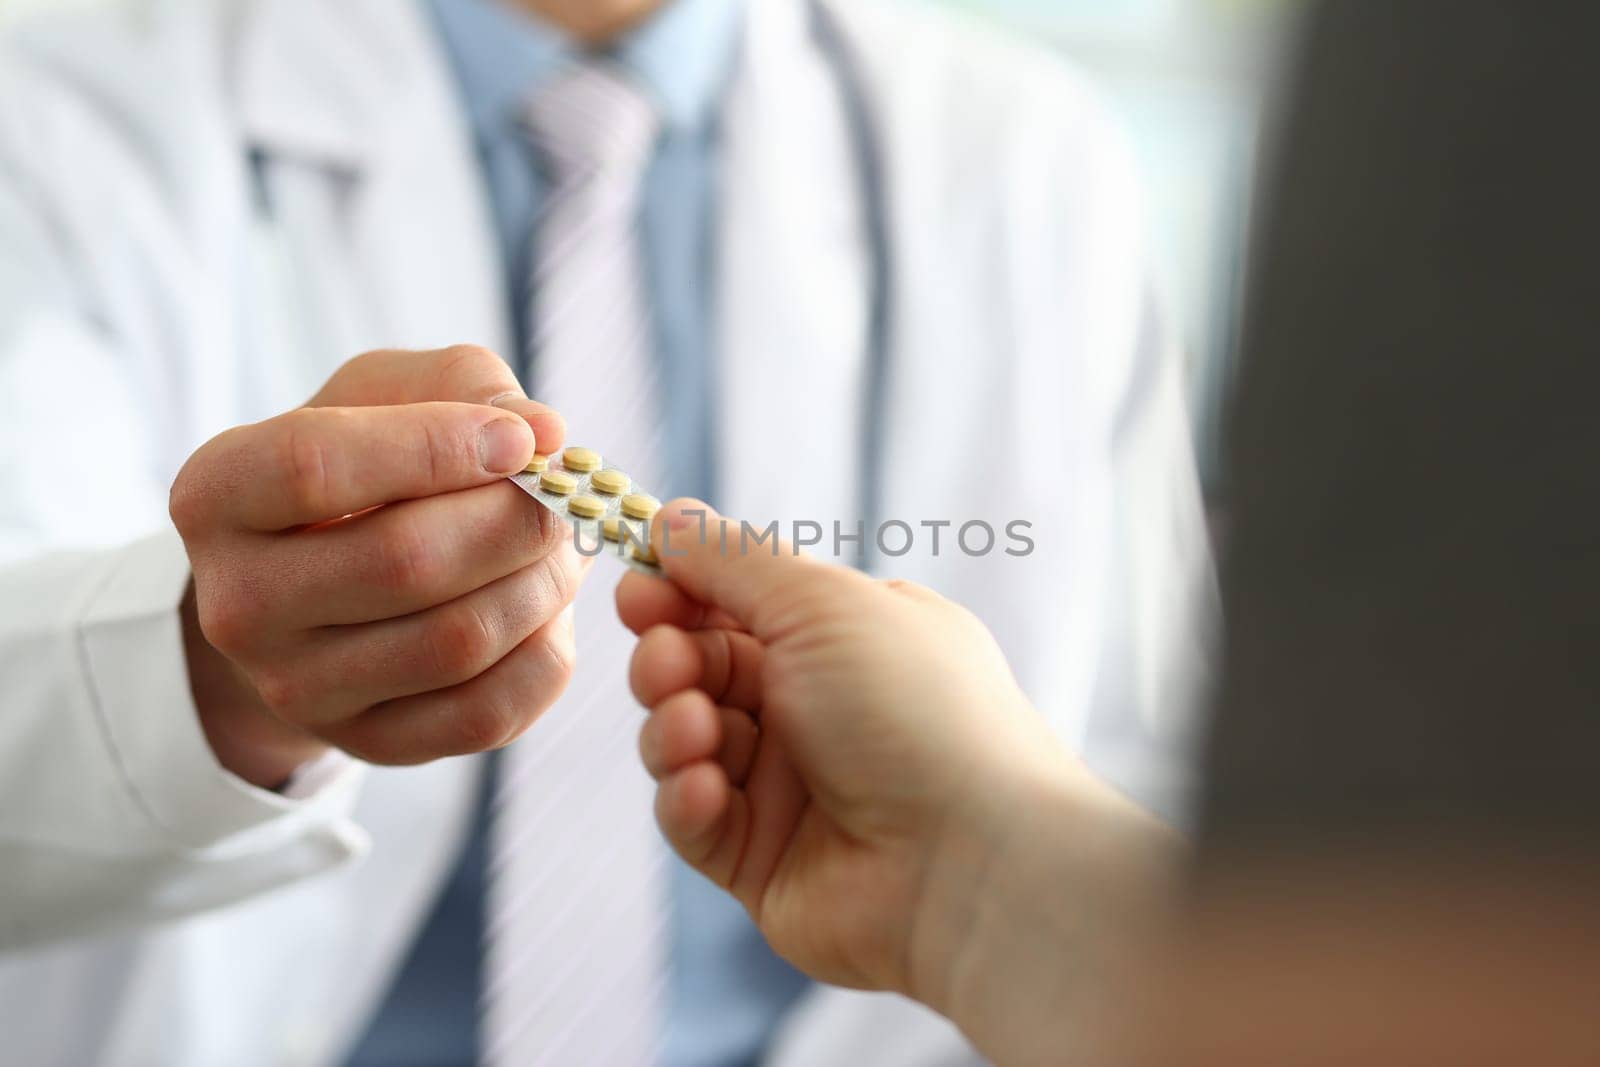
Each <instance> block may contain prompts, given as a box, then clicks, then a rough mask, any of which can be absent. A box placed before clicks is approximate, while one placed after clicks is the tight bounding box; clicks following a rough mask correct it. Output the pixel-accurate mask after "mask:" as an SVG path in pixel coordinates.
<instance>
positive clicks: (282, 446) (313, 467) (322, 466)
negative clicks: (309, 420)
mask: <svg viewBox="0 0 1600 1067" xmlns="http://www.w3.org/2000/svg"><path fill="white" fill-rule="evenodd" d="M336 410H337V409H332V408H330V409H324V411H323V412H322V413H321V414H322V415H323V417H325V418H337V417H338V416H337V415H336V414H335V411H336ZM278 441H279V444H278V448H279V455H278V469H279V471H281V472H282V473H281V476H282V479H283V483H284V485H283V488H284V493H285V495H286V496H287V498H288V499H289V502H290V504H291V506H292V507H293V508H294V509H295V511H296V512H298V513H300V514H313V515H320V514H322V512H323V509H324V504H325V502H326V501H328V500H330V499H332V493H331V486H332V480H333V463H334V462H335V461H334V456H333V452H332V451H331V450H330V449H329V448H328V447H327V441H326V439H325V438H324V437H323V436H322V435H321V434H319V433H314V432H312V430H311V429H310V427H308V426H307V425H306V423H305V420H304V419H300V418H294V417H290V418H288V419H286V420H285V422H284V424H283V434H282V435H281V436H280V437H279V438H278Z"/></svg>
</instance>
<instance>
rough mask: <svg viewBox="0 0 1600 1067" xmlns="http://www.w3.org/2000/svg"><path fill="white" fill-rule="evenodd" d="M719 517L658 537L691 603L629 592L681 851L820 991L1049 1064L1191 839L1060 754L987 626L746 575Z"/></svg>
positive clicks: (840, 584) (841, 580) (845, 587)
mask: <svg viewBox="0 0 1600 1067" xmlns="http://www.w3.org/2000/svg"><path fill="white" fill-rule="evenodd" d="M703 509H704V505H698V504H692V503H690V504H682V503H680V504H676V505H674V506H672V507H670V508H668V509H666V510H664V511H663V512H662V518H661V520H659V521H658V522H657V523H656V526H655V529H654V530H653V536H654V538H655V546H656V551H657V554H658V555H659V556H660V558H661V561H662V565H663V567H664V568H665V570H666V573H667V576H668V578H669V579H670V581H662V580H659V579H653V578H648V577H644V576H640V575H630V576H628V577H627V578H626V579H625V580H624V582H623V584H622V586H621V587H620V588H619V590H618V609H619V612H620V614H621V616H622V618H623V621H624V622H625V623H627V624H628V625H629V627H630V628H632V629H633V630H634V631H635V632H636V633H640V634H642V635H643V636H642V638H641V640H640V642H639V646H638V649H637V651H636V653H635V655H634V659H633V664H632V678H631V681H632V685H633V689H634V693H635V695H636V696H637V697H638V698H639V700H640V701H641V702H642V703H643V704H644V705H645V706H646V707H647V708H648V709H649V710H650V715H649V718H648V720H647V721H646V723H645V725H644V727H643V730H642V732H641V735H640V740H639V745H640V750H641V754H642V756H643V759H644V762H645V764H646V766H647V768H648V769H649V771H650V773H651V774H652V775H653V776H654V777H655V778H656V780H657V782H658V783H659V787H658V792H657V795H656V816H657V819H658V821H659V822H660V824H661V827H662V829H663V831H664V832H665V834H666V836H667V838H668V840H669V841H670V842H671V843H672V845H673V846H674V848H676V849H677V850H678V852H679V853H680V854H681V855H682V856H683V857H684V858H685V859H686V860H687V861H688V862H689V863H690V864H691V865H692V866H694V867H695V868H696V869H697V870H698V871H700V872H701V873H702V874H703V875H705V876H706V877H707V878H709V879H710V880H711V881H712V882H714V883H716V884H717V885H718V886H720V887H721V888H723V889H725V890H727V891H728V892H729V893H731V894H732V895H733V896H734V897H736V898H737V899H738V900H739V901H740V902H741V903H742V904H743V905H744V906H745V908H746V909H747V910H748V911H749V913H750V915H751V916H752V917H753V918H754V920H755V921H756V923H757V925H758V926H759V927H760V928H761V930H762V932H763V934H765V936H766V937H767V939H768V941H769V942H770V943H771V945H772V946H773V948H774V949H775V950H776V951H777V952H778V953H779V954H781V955H783V956H784V957H786V958H787V959H789V960H790V961H791V962H792V963H794V964H795V965H796V966H798V967H800V968H801V969H802V970H804V971H806V972H807V973H809V974H810V975H812V976H813V977H815V978H818V979H821V980H823V981H827V982H831V983H834V984H838V985H845V986H851V987H857V988H866V989H878V990H893V991H897V992H900V993H904V994H907V995H909V996H912V997H914V998H916V999H919V1000H921V1001H923V1002H924V1003H926V1004H928V1005H930V1006H932V1007H933V1008H935V1009H936V1010H939V1011H941V1012H943V1013H944V1014H946V1015H947V1016H949V1017H951V1018H952V1019H954V1020H955V1021H956V1022H957V1023H958V1024H959V1025H961V1026H962V1028H963V1029H964V1030H966V1032H967V1033H968V1036H969V1037H971V1038H972V1039H973V1040H974V1041H975V1042H977V1043H978V1045H979V1047H980V1048H982V1049H984V1051H986V1052H987V1053H989V1054H990V1055H991V1056H992V1057H994V1058H996V1059H998V1060H1001V1061H1002V1062H1035V1061H1037V1062H1050V1059H1051V1057H1052V1056H1054V1055H1059V1051H1060V1047H1059V1046H1056V1047H1055V1048H1054V1049H1052V1048H1050V1047H1048V1040H1049V1036H1050V1035H1052V1034H1057V1033H1059V1030H1060V1028H1061V1027H1062V1026H1064V1025H1069V1023H1071V1024H1074V1025H1075V1024H1076V1023H1078V1022H1081V1020H1082V1016H1081V1014H1080V1013H1081V1012H1085V1011H1088V1010H1089V1002H1090V1000H1091V999H1092V997H1091V996H1090V995H1089V994H1088V992H1087V990H1089V989H1090V988H1091V987H1092V986H1093V985H1094V984H1096V983H1098V982H1100V981H1101V979H1103V978H1104V977H1105V976H1106V974H1107V972H1108V971H1109V970H1112V969H1114V968H1115V967H1116V966H1118V965H1119V964H1120V962H1121V961H1122V960H1123V959H1125V958H1127V956H1128V955H1130V954H1131V951H1132V945H1133V943H1134V940H1135V939H1134V937H1133V936H1132V935H1131V931H1132V928H1134V927H1138V926H1142V925H1143V924H1144V923H1145V921H1146V920H1147V919H1148V917H1149V915H1150V914H1151V912H1152V911H1153V910H1154V909H1152V908H1150V907H1149V904H1150V902H1151V901H1153V900H1156V899H1159V898H1160V897H1161V896H1162V895H1163V893H1164V888H1165V877H1164V875H1165V872H1166V870H1167V869H1168V867H1169V866H1170V864H1171V862H1172V861H1173V859H1174V858H1175V857H1176V856H1177V854H1178V846H1177V844H1176V839H1175V838H1174V837H1173V835H1172V834H1171V833H1170V832H1169V831H1167V830H1165V829H1164V828H1162V827H1161V826H1159V825H1158V824H1157V823H1156V822H1155V821H1154V820H1153V819H1151V818H1150V817H1148V816H1146V815H1145V814H1143V813H1142V812H1140V811H1138V810H1137V809H1135V808H1134V807H1133V806H1132V805H1131V804H1129V803H1128V802H1127V801H1125V800H1123V799H1122V798H1121V797H1120V796H1118V795H1117V794H1115V793H1114V792H1113V791H1112V790H1110V789H1109V788H1108V787H1106V786H1105V785H1103V784H1102V783H1100V782H1099V781H1098V780H1096V779H1095V778H1094V777H1093V776H1092V775H1091V774H1090V773H1089V772H1088V771H1087V770H1086V769H1085V768H1084V766H1083V765H1082V764H1081V763H1080V762H1079V761H1077V760H1076V759H1075V758H1074V757H1073V756H1072V755H1070V754H1069V753H1068V752H1066V751H1065V750H1064V749H1063V748H1062V747H1061V745H1060V744H1059V743H1058V742H1057V740H1056V738H1055V737H1054V735H1053V733H1052V732H1051V731H1050V729H1049V728H1048V727H1047V725H1046V724H1045V723H1044V721H1043V720H1042V719H1041V718H1040V716H1039V715H1038V714H1037V713H1036V712H1035V710H1034V709H1033V708H1032V707H1031V706H1030V705H1029V702H1028V700H1027V699H1026V698H1025V697H1024V695H1023V694H1022V692H1021V691H1020V689H1019V687H1018V686H1017V683H1016V682H1015V680H1014V679H1013V676H1012V674H1011V671H1010V669H1009V667H1008V665H1007V664H1006V661H1005V659H1004V657H1003V655H1002V654H1001V652H1000V650H999V648H998V646H997V645H996V644H995V642H994V640H993V639H992V637H991V636H990V634H989V633H988V631H987V630H986V629H985V628H984V627H983V625H982V624H981V623H980V622H979V621H978V620H977V619H976V618H975V617H974V616H972V615H971V614H969V613H968V612H967V611H965V610H963V609H962V608H960V607H958V606H957V605H955V604H953V603H951V602H949V601H947V600H945V599H943V598H941V597H939V596H938V595H936V594H934V593H932V592H930V591H929V590H927V589H923V588H920V587H917V586H912V585H906V584H899V583H888V584H885V583H879V582H875V581H872V580H870V579H868V578H866V577H864V576H862V575H860V574H858V573H855V572H852V571H847V570H843V569H840V568H836V567H831V566H826V565H823V564H820V563H817V562H814V561H811V560H809V559H803V558H797V557H796V556H795V555H794V554H793V552H792V551H791V550H790V549H788V548H787V547H783V548H782V549H781V550H780V551H779V552H778V553H776V554H775V553H774V552H773V550H772V545H771V542H768V543H767V544H766V545H764V546H762V545H752V546H751V547H749V548H748V550H747V551H741V540H740V527H739V525H738V524H737V523H733V524H730V525H728V527H727V532H726V535H725V539H724V536H723V534H722V533H721V524H722V522H723V521H724V520H720V519H717V518H716V517H715V516H714V515H713V516H711V517H710V519H709V520H706V519H702V518H699V517H697V516H699V515H704V514H705V511H704V510H703ZM705 522H709V526H708V528H707V529H706V531H705V534H704V535H703V536H702V530H701V524H702V523H705ZM723 544H726V545H727V546H728V547H727V548H726V550H724V549H723V548H722V547H720V546H721V545H723ZM1038 1042H1044V1044H1038Z"/></svg>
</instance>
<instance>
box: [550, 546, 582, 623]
mask: <svg viewBox="0 0 1600 1067" xmlns="http://www.w3.org/2000/svg"><path fill="white" fill-rule="evenodd" d="M543 568H544V578H545V587H546V588H547V589H548V590H549V595H550V603H551V604H552V605H553V606H554V610H555V611H562V610H564V609H565V608H567V607H569V606H570V605H571V604H572V603H573V601H575V600H576V599H577V597H578V565H577V563H576V562H574V561H573V560H572V559H571V558H570V553H567V552H556V553H554V554H552V555H550V556H548V557H546V558H545V561H544V563H543Z"/></svg>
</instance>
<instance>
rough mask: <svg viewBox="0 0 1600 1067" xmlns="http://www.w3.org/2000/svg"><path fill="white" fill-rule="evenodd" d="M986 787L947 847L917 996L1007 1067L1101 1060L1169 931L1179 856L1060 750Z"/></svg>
mask: <svg viewBox="0 0 1600 1067" xmlns="http://www.w3.org/2000/svg"><path fill="white" fill-rule="evenodd" d="M988 785H989V786H990V788H989V789H988V790H987V797H986V799H985V801H984V802H983V803H982V804H981V805H977V804H975V805H973V806H972V807H973V813H972V816H971V817H970V818H968V819H965V820H964V821H963V822H964V825H963V826H962V828H961V829H960V830H959V831H957V832H955V833H952V834H950V835H949V839H948V840H946V841H944V842H942V843H941V846H940V849H939V855H940V859H939V860H938V861H937V862H936V863H935V864H934V866H933V871H932V875H931V877H930V889H929V892H928V894H927V897H928V901H929V908H928V910H927V912H926V913H925V914H924V915H923V916H921V917H920V919H921V921H919V923H918V924H917V926H918V930H919V934H920V936H921V941H920V944H918V945H917V946H916V949H915V951H914V952H913V953H912V954H911V956H912V959H913V960H914V961H915V962H916V963H917V964H918V968H917V970H916V972H915V975H916V982H917V984H916V986H915V987H914V988H913V989H910V990H908V992H909V993H910V995H912V996H914V997H916V998H917V999H919V1000H923V1001H924V1002H925V1003H927V1004H929V1006H931V1007H933V1008H934V1009H935V1010H937V1011H939V1012H940V1013H941V1014H943V1015H945V1016H946V1017H948V1018H950V1019H951V1020H952V1021H954V1022H955V1023H956V1025H957V1026H959V1027H960V1028H961V1029H962V1031H963V1032H964V1033H965V1034H966V1035H967V1036H968V1038H969V1039H971V1040H972V1041H973V1042H974V1044H976V1045H977V1047H978V1048H979V1049H980V1050H982V1051H983V1052H984V1053H985V1054H986V1055H988V1056H989V1058H991V1059H993V1060H995V1061H997V1062H1000V1063H1006V1064H1011V1063H1020V1064H1032V1063H1059V1062H1062V1061H1063V1060H1073V1061H1080V1062H1093V1061H1094V1056H1093V1054H1092V1053H1090V1052H1089V1045H1090V1044H1091V1043H1092V1042H1093V1040H1094V1038H1093V1036H1092V1035H1091V1034H1090V1033H1089V1029H1090V1027H1089V1021H1090V1020H1091V1019H1094V1018H1096V1017H1097V1016H1098V1015H1099V1013H1100V1011H1101V1010H1102V1007H1103V1005H1104V1004H1105V998H1106V997H1108V996H1113V995H1114V992H1113V991H1114V990H1116V989H1118V988H1121V986H1122V983H1123V982H1124V981H1125V980H1126V978H1125V976H1126V974H1127V972H1128V971H1130V970H1131V968H1132V965H1133V963H1134V962H1135V961H1136V960H1137V959H1138V958H1139V957H1140V956H1141V955H1142V952H1143V947H1144V945H1145V943H1146V941H1147V939H1148V937H1149V936H1150V935H1151V934H1152V932H1153V931H1155V930H1156V929H1159V927H1160V925H1161V923H1162V922H1163V920H1164V919H1165V917H1166V913H1167V909H1168V907H1169V905H1170V896H1169V894H1170V891H1171V888H1172V884H1173V877H1174V874H1175V872H1176V870H1177V868H1178V865H1179V862H1180V860H1181V858H1182V855H1183V846H1182V845H1181V843H1180V841H1179V839H1178V837H1177V835H1176V834H1174V833H1173V832H1172V831H1170V830H1169V829H1167V828H1166V827H1164V826H1162V825H1161V824H1160V823H1159V822H1157V821H1156V820H1155V819H1153V818H1152V817H1150V816H1149V815H1147V814H1146V813H1144V812H1143V811H1141V810H1140V809H1138V808H1137V807H1136V806H1134V805H1133V804H1132V803H1130V802H1129V801H1127V800H1126V799H1124V798H1123V797H1121V796H1120V795H1118V794H1117V793H1116V792H1115V791H1114V790H1112V789H1110V788H1109V787H1108V786H1106V785H1104V784H1103V783H1101V782H1100V781H1099V780H1098V779H1097V778H1095V777H1094V776H1093V774H1092V773H1091V772H1090V771H1089V770H1088V769H1087V768H1086V767H1085V766H1084V765H1083V764H1082V763H1081V762H1079V761H1078V760H1077V759H1076V758H1074V757H1071V756H1068V755H1065V754H1064V753H1060V752H1059V751H1058V750H1052V751H1051V752H1049V753H1048V754H1046V758H1043V759H1034V760H1032V761H1031V762H1029V763H1028V764H1025V765H1024V764H1019V765H1017V766H1015V767H1011V768H1009V769H1008V770H1007V771H1006V774H1005V776H1004V781H1001V780H999V777H998V776H997V777H996V778H995V779H992V780H991V781H990V782H989V783H988Z"/></svg>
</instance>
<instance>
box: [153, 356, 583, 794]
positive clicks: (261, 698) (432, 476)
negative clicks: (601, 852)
mask: <svg viewBox="0 0 1600 1067" xmlns="http://www.w3.org/2000/svg"><path fill="white" fill-rule="evenodd" d="M564 434H565V428H564V425H563V423H562V420H561V418H560V416H559V415H557V414H556V413H555V412H553V411H551V410H549V409H548V408H546V407H544V406H543V405H540V404H536V403H534V402H532V401H530V400H528V399H527V398H526V396H524V395H523V392H522V389H521V387H520V386H519V385H518V384H517V381H516V378H515V376H514V375H513V374H512V372H511V370H510V368H508V367H507V366H506V364H505V363H504V361H502V360H501V359H500V358H499V357H498V356H496V355H494V354H493V353H490V352H487V351H484V350H482V349H478V348H470V347H462V348H453V349H448V350H444V351H438V352H376V353H371V354H368V355H365V356H361V357H359V358H357V359H355V360H352V361H351V362H350V363H348V364H346V365H345V366H344V367H343V368H342V369H341V370H340V371H339V372H338V373H337V374H335V375H334V376H333V378H332V379H331V380H330V381H329V382H328V383H327V385H326V386H325V387H324V388H323V390H322V391H321V392H320V393H319V394H318V395H317V396H316V397H315V398H314V399H313V400H312V401H311V402H310V403H309V404H308V405H307V406H306V407H304V408H301V409H299V410H296V411H291V412H289V413H288V414H286V415H281V416H279V417H277V418H274V419H270V420H268V421H266V422H263V423H260V424H258V425H255V426H245V427H241V428H238V429H235V430H230V431H228V432H226V433H224V434H222V435H221V436H220V437H217V438H216V439H215V440H213V441H211V442H210V443H209V444H207V445H205V446H204V447H202V448H201V449H200V450H199V451H198V452H197V453H195V455H194V456H193V457H192V458H191V459H190V460H189V462H188V464H187V465H186V466H185V467H184V468H183V470H182V472H181V473H180V474H179V475H178V479H177V482H176V484H175V485H174V486H173V489H172V500H171V513H172V519H173V522H174V524H175V525H176V526H177V529H178V532H179V533H180V534H181V535H182V537H183V541H184V544H185V546H186V547H187V549H188V554H189V559H190V562H191V564H192V567H193V571H194V580H193V584H192V587H191V590H190V594H189V597H188V599H187V601H186V603H185V607H184V613H183V614H184V624H185V625H184V630H185V645H186V651H187V654H188V663H189V673H190V681H191V687H192V689H193V691H194V695H195V699H196V704H197V706H198V708H199V712H200V717H201V721H202V725H203V727H204V729H205V732H206V736H207V738H208V740H209V741H210V743H211V746H212V748H213V750H214V751H215V752H216V754H217V756H218V758H219V759H220V760H221V762H222V764H223V765H224V766H225V767H227V768H228V769H229V770H231V771H233V772H234V773H236V774H238V775H239V776H241V777H243V778H244V779H246V780H247V781H250V782H253V783H255V784H256V785H259V786H262V787H265V788H275V787H278V786H280V785H282V784H283V783H284V781H285V780H286V779H287V778H288V777H289V776H290V775H291V774H292V773H293V772H294V770H295V769H296V768H298V767H300V766H301V765H303V764H304V763H306V762H307V761H309V760H311V759H314V758H316V757H317V756H318V755H320V754H322V753H323V752H325V751H326V750H327V748H328V746H334V747H337V748H340V749H343V750H345V751H346V752H349V753H351V754H352V755H354V756H356V757H358V758H361V759H365V760H368V761H371V762H374V763H382V764H415V763H422V762H427V761H431V760H435V759H438V758H441V757H445V756H452V755H458V754H465V753H471V752H478V751H482V750H487V749H493V748H496V747H499V746H502V745H505V744H507V743H509V742H510V741H511V740H512V739H514V738H515V737H517V736H518V735H519V734H520V733H522V731H523V730H525V729H526V728H527V727H528V726H529V725H530V724H531V723H532V722H533V721H534V719H535V718H537V717H538V716H539V714H540V713H541V712H543V711H544V710H545V709H546V708H548V707H549V706H550V705H551V704H552V703H554V701H555V700H556V698H557V697H558V696H559V695H560V694H561V692H562V691H563V689H564V688H565V687H566V685H567V682H568V679H569V677H570V674H571V671H572V667H573V656H574V653H573V636H572V632H571V616H570V613H569V612H567V611H566V609H567V608H568V606H569V605H570V604H571V603H572V600H573V597H574V596H575V594H576V591H577V588H578V585H579V582H580V580H581V576H582V570H583V568H582V566H581V560H580V558H579V556H578V554H577V552H576V551H575V550H574V548H573V546H572V543H571V538H570V536H569V535H568V534H567V531H566V529H565V527H564V526H563V525H562V524H561V523H560V522H559V520H557V519H555V518H554V517H553V516H552V515H551V514H550V512H548V511H546V510H544V509H543V508H541V507H539V506H538V505H537V504H535V503H534V502H533V501H532V500H531V499H529V498H528V497H527V496H526V495H525V494H523V493H522V492H520V491H519V490H518V489H517V488H516V487H515V486H514V485H512V484H510V483H509V482H507V481H506V480H505V476H506V475H508V474H511V473H514V472H517V471H521V470H522V469H523V467H524V466H526V465H527V463H528V461H529V460H530V459H531V458H532V457H533V455H534V452H535V443H536V442H537V445H538V449H539V450H540V451H545V452H548V451H553V450H555V449H557V448H559V447H560V446H561V444H562V438H563V436H564Z"/></svg>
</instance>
